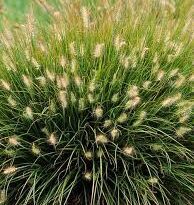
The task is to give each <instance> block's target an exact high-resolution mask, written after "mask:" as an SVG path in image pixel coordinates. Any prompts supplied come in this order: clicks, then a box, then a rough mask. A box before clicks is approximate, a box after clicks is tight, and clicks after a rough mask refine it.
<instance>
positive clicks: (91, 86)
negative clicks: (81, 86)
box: [89, 81, 96, 92]
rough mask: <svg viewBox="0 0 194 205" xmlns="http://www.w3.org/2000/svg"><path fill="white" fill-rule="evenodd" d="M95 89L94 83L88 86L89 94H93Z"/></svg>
mask: <svg viewBox="0 0 194 205" xmlns="http://www.w3.org/2000/svg"><path fill="white" fill-rule="evenodd" d="M95 89H96V86H95V83H94V81H92V82H91V83H90V84H89V91H90V92H94V90H95Z"/></svg>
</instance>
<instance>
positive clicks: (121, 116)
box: [117, 112, 128, 124]
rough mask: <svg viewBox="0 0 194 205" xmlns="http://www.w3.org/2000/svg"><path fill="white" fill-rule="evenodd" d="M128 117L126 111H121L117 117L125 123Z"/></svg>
mask: <svg viewBox="0 0 194 205" xmlns="http://www.w3.org/2000/svg"><path fill="white" fill-rule="evenodd" d="M127 119H128V116H127V114H126V113H125V112H124V113H121V114H120V116H119V117H118V118H117V122H118V123H121V124H122V123H125V122H126V121H127Z"/></svg>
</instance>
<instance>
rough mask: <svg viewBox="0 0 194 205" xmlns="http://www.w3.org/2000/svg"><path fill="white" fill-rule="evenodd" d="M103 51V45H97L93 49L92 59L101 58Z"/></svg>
mask: <svg viewBox="0 0 194 205" xmlns="http://www.w3.org/2000/svg"><path fill="white" fill-rule="evenodd" d="M103 50H104V43H100V44H97V45H96V47H95V49H94V57H95V58H99V57H101V56H102V53H103Z"/></svg>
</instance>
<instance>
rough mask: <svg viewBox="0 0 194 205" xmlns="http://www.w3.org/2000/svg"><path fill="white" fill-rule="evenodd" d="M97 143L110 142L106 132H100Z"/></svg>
mask: <svg viewBox="0 0 194 205" xmlns="http://www.w3.org/2000/svg"><path fill="white" fill-rule="evenodd" d="M96 143H97V144H107V143H108V138H107V137H106V135H104V134H98V135H97V136H96Z"/></svg>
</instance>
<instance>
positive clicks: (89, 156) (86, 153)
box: [84, 151, 93, 160]
mask: <svg viewBox="0 0 194 205" xmlns="http://www.w3.org/2000/svg"><path fill="white" fill-rule="evenodd" d="M84 157H85V158H86V159H87V160H92V158H93V153H92V152H91V151H87V152H85V153H84Z"/></svg>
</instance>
